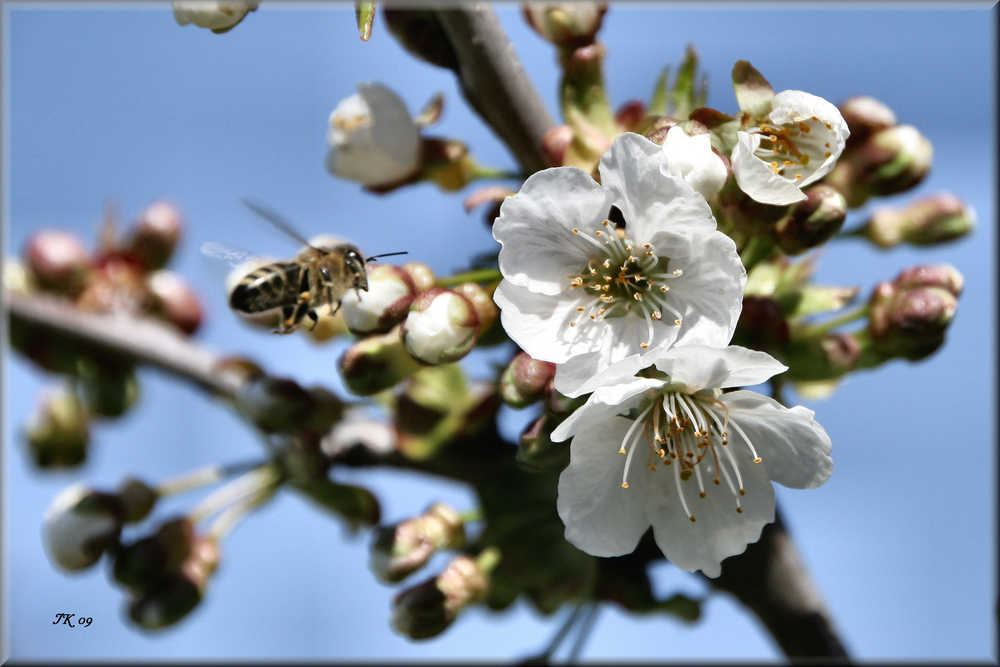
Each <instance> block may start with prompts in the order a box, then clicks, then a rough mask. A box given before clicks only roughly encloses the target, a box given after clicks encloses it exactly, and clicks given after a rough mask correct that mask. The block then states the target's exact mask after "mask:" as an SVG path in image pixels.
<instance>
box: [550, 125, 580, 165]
mask: <svg viewBox="0 0 1000 667" xmlns="http://www.w3.org/2000/svg"><path fill="white" fill-rule="evenodd" d="M573 134H574V133H573V128H572V127H570V126H569V125H556V126H555V127H553V128H552V129H550V130H549V131H548V132H546V133H545V134H544V135H543V136H542V153H544V154H545V159H546V160H548V163H549V166H551V167H561V166H563V165H565V164H566V152H567V151H568V150H569V147H570V145H571V144H572V143H573Z"/></svg>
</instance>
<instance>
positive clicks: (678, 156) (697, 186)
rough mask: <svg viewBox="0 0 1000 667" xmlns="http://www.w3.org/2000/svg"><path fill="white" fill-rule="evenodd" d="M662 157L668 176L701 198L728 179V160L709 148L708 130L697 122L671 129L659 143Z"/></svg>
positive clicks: (710, 143) (715, 191) (710, 194)
mask: <svg viewBox="0 0 1000 667" xmlns="http://www.w3.org/2000/svg"><path fill="white" fill-rule="evenodd" d="M663 154H664V155H665V156H666V158H667V168H668V170H669V173H670V175H671V176H676V177H678V178H683V179H684V180H685V181H687V183H688V184H689V185H690V186H691V187H692V188H694V190H695V191H696V192H699V193H701V195H702V196H703V197H705V199H708V198H709V197H711V196H712V195H714V194H716V193H717V192H718V191H719V190H721V189H722V186H723V185H725V184H726V180H727V179H728V178H729V172H730V171H731V169H730V166H729V161H728V160H726V159H725V158H724V157H722V156H721V155H720V154H719V153H718V152H717V151H715V150H714V149H713V148H712V137H711V135H709V133H708V128H707V127H705V126H704V125H702V124H701V123H699V122H697V121H689V122H688V123H686V124H685V125H674V126H673V127H671V128H670V129H669V130H668V131H667V133H666V136H665V138H664V140H663Z"/></svg>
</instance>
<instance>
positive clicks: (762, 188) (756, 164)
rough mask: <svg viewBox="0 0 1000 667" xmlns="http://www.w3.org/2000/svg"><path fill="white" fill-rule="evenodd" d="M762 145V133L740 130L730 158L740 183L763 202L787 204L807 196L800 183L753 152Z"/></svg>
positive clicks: (752, 195) (753, 197) (749, 194)
mask: <svg viewBox="0 0 1000 667" xmlns="http://www.w3.org/2000/svg"><path fill="white" fill-rule="evenodd" d="M759 146H760V135H758V134H750V133H748V132H738V133H737V144H736V148H734V149H733V154H732V157H731V158H730V162H731V163H732V165H733V177H734V178H736V183H737V185H739V186H740V190H743V192H745V193H746V194H747V195H748V196H749V197H750V198H751V199H754V200H755V201H759V202H760V203H762V204H771V205H772V206H785V205H787V204H794V203H795V202H797V201H802V200H803V199H805V198H806V196H805V194H803V193H802V190H800V189H799V187H798V186H797V185H796V184H795V183H792V182H791V181H789V180H787V179H785V178H782V177H781V176H779V175H778V174H775V173H774V172H773V171H771V166H770V165H768V164H767V163H765V162H764V161H763V160H761V159H760V158H759V157H757V156H756V155H754V151H756V150H757V148H758V147H759Z"/></svg>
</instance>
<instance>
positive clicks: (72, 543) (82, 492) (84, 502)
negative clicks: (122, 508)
mask: <svg viewBox="0 0 1000 667" xmlns="http://www.w3.org/2000/svg"><path fill="white" fill-rule="evenodd" d="M121 526H122V517H121V514H120V513H116V512H114V511H112V508H111V504H110V503H109V502H108V500H107V499H106V498H105V497H103V496H101V495H100V494H94V492H93V491H92V490H91V489H90V488H88V487H87V486H85V485H83V484H74V485H73V486H70V487H68V488H66V489H64V490H63V491H62V492H60V493H59V494H58V495H57V496H56V497H55V498H53V500H52V504H51V505H49V507H48V509H47V510H46V511H45V518H44V522H43V531H44V537H45V547H46V551H47V552H48V554H49V558H50V559H51V560H52V562H53V563H55V564H56V565H58V566H59V567H60V568H62V569H63V570H69V571H75V570H82V569H85V568H88V567H90V566H91V565H93V564H94V563H96V562H97V561H98V559H100V557H101V554H102V553H104V549H105V547H107V546H108V545H109V544H111V543H112V542H113V541H114V540H116V539H117V538H118V534H119V533H120V531H121Z"/></svg>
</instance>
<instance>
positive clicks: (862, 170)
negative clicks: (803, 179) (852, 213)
mask: <svg viewBox="0 0 1000 667" xmlns="http://www.w3.org/2000/svg"><path fill="white" fill-rule="evenodd" d="M933 157H934V149H933V147H932V146H931V143H930V142H929V141H928V140H927V138H926V137H924V136H923V135H922V134H920V132H919V131H918V130H917V129H916V128H915V127H913V126H912V125H895V126H893V127H888V128H885V129H883V130H879V131H878V132H876V133H874V134H873V135H872V136H871V137H869V139H868V141H866V142H865V143H863V144H861V145H860V146H858V147H857V148H856V149H854V150H852V151H848V152H846V153H844V155H842V156H841V159H840V161H839V162H837V165H836V166H835V167H834V168H833V171H831V172H830V173H829V174H828V175H827V177H826V182H827V183H828V184H830V185H832V186H833V187H835V188H836V189H837V190H839V191H840V192H841V193H842V194H843V195H844V198H845V199H846V200H847V204H848V206H849V207H851V208H857V207H859V206H861V205H863V204H864V203H865V202H866V201H867V200H868V198H869V197H871V196H873V195H875V196H881V197H885V196H888V195H893V194H897V193H899V192H904V191H905V190H909V189H910V188H912V187H914V186H915V185H917V184H918V183H920V181H922V180H923V178H924V177H925V176H926V175H927V172H928V171H930V167H931V161H932V159H933Z"/></svg>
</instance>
